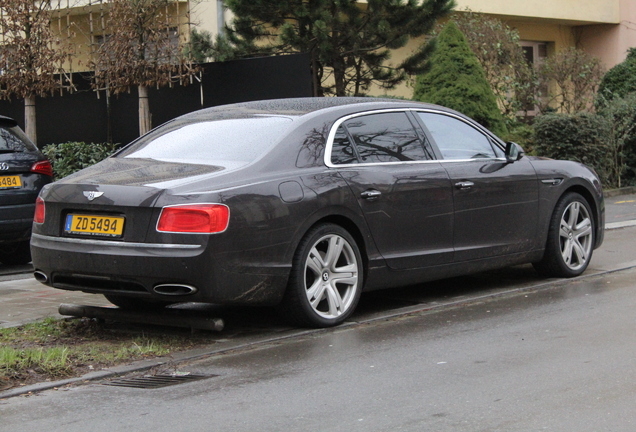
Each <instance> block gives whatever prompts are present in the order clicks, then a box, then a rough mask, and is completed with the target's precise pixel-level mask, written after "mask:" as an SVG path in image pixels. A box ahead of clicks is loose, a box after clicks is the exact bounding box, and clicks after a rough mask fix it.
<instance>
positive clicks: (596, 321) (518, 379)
mask: <svg viewBox="0 0 636 432" xmlns="http://www.w3.org/2000/svg"><path fill="white" fill-rule="evenodd" d="M635 277H636V270H634V269H632V270H627V271H621V272H616V273H612V274H606V275H603V276H597V277H592V278H585V279H581V280H575V281H569V282H568V283H565V284H558V285H556V286H555V285H553V286H551V287H549V288H542V289H539V290H532V291H528V292H522V291H521V292H514V293H510V294H508V295H503V296H499V297H494V298H490V299H482V300H475V301H468V302H466V303H464V304H461V305H457V306H452V307H451V306H449V307H445V308H440V309H435V310H431V311H422V312H419V313H415V314H413V315H410V316H401V317H395V318H391V319H387V320H382V321H379V322H375V323H373V324H366V325H356V326H349V327H345V328H340V329H335V330H329V331H324V332H318V333H313V334H307V335H305V336H301V337H296V338H293V339H290V340H288V341H285V342H278V343H271V344H264V345H259V346H256V347H254V348H252V349H247V350H239V351H237V352H235V353H227V354H224V355H218V356H213V357H210V358H206V359H203V360H199V361H197V362H192V363H190V364H181V365H174V370H178V371H179V372H191V373H197V374H207V375H215V376H212V377H210V378H208V379H205V380H201V381H196V382H191V383H186V384H179V385H176V386H173V387H166V388H163V389H152V390H149V389H133V388H121V387H111V386H105V385H102V384H97V383H94V384H90V385H85V386H80V387H75V388H71V389H65V390H60V391H47V392H44V393H41V394H38V395H36V396H32V397H17V398H12V399H7V400H4V401H0V418H1V419H2V421H1V422H0V431H68V432H72V431H78V432H79V431H82V432H84V431H87V430H90V431H123V430H135V431H157V430H161V431H283V430H288V431H343V432H344V431H438V432H442V431H491V432H495V431H502V432H503V431H507V432H510V431H577V432H582V431H590V432H591V431H633V430H635V429H636V411H635V410H634V409H633V406H634V401H635V399H636V332H634V331H633V328H634V324H635V321H636V318H635V317H634V312H633V311H634V310H635V309H636V292H635V291H634V280H635ZM168 368H169V367H168Z"/></svg>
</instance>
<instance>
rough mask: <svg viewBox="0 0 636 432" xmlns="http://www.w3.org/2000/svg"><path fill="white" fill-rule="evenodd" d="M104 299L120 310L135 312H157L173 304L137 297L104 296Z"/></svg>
mask: <svg viewBox="0 0 636 432" xmlns="http://www.w3.org/2000/svg"><path fill="white" fill-rule="evenodd" d="M104 297H106V299H107V300H108V301H109V302H111V303H112V304H114V305H115V306H118V307H120V308H122V309H127V310H136V311H151V310H158V309H162V308H164V307H166V306H169V305H171V304H173V303H172V302H163V301H160V300H146V299H140V298H137V297H126V296H120V295H113V294H104Z"/></svg>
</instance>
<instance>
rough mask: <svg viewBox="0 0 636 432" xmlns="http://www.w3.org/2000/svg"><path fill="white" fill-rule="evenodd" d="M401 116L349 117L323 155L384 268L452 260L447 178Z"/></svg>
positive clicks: (410, 119)
mask: <svg viewBox="0 0 636 432" xmlns="http://www.w3.org/2000/svg"><path fill="white" fill-rule="evenodd" d="M414 123H415V120H414V118H413V117H411V114H410V113H408V112H405V111H385V112H376V113H372V114H366V115H356V116H351V117H348V118H346V119H344V120H343V121H341V123H340V125H339V126H338V127H337V129H336V133H335V136H334V137H333V145H332V147H331V151H330V153H328V154H327V156H328V160H329V161H330V166H332V167H337V168H338V170H339V172H340V174H341V175H342V176H343V177H344V178H345V180H346V181H347V183H348V184H349V186H350V188H351V190H352V191H353V193H354V195H355V196H356V197H357V199H358V203H359V204H360V207H361V209H362V211H363V212H364V215H365V218H366V220H367V223H368V225H369V228H370V229H371V233H372V235H373V239H374V241H375V243H376V246H377V248H378V250H379V251H380V253H381V254H382V256H383V257H384V258H385V260H386V262H387V264H388V265H389V267H391V268H394V269H406V268H416V267H426V266H430V265H435V264H443V263H448V262H451V261H452V259H453V245H452V241H453V234H452V233H453V215H452V212H453V201H452V200H453V196H452V190H451V186H450V180H449V178H448V174H447V173H446V171H445V170H444V168H443V167H442V166H441V164H440V163H439V162H438V161H435V160H433V154H432V149H431V147H430V145H428V144H427V143H426V141H425V139H424V138H425V136H424V134H423V133H422V132H421V131H418V130H417V129H416V128H415V127H414Z"/></svg>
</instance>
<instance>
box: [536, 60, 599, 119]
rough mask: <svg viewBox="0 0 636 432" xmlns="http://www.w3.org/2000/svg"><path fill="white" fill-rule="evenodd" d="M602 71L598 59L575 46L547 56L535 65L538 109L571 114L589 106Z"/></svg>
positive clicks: (592, 100)
mask: <svg viewBox="0 0 636 432" xmlns="http://www.w3.org/2000/svg"><path fill="white" fill-rule="evenodd" d="M604 73H605V71H604V70H603V67H602V65H601V61H600V60H599V59H598V58H596V57H593V56H591V55H589V54H587V53H586V52H584V51H583V50H580V49H578V48H567V49H564V50H562V51H559V52H557V53H555V54H554V55H553V56H550V57H548V58H547V59H546V61H545V62H544V63H543V64H542V65H541V66H540V67H539V69H538V76H539V83H540V85H539V89H546V91H545V92H544V93H545V94H542V95H540V96H541V97H540V98H539V107H540V108H541V111H544V112H545V111H546V110H547V109H549V108H552V109H557V110H558V111H559V112H564V113H568V114H573V113H577V112H581V111H590V110H592V109H593V102H594V98H595V96H596V91H597V89H598V86H599V85H600V83H601V79H602V78H603V74H604Z"/></svg>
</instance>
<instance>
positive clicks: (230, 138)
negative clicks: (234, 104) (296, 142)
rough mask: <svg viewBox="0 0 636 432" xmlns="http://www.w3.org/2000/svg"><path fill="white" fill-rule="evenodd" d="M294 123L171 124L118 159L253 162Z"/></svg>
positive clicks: (279, 120)
mask: <svg viewBox="0 0 636 432" xmlns="http://www.w3.org/2000/svg"><path fill="white" fill-rule="evenodd" d="M291 123H292V120H291V119H290V118H287V117H253V118H242V119H223V120H215V121H203V122H197V123H168V124H166V125H165V126H164V127H161V128H158V129H157V130H155V131H153V132H151V133H150V134H148V135H146V136H144V137H142V138H141V139H140V140H139V141H137V142H135V143H133V144H132V145H130V146H129V147H127V148H126V149H125V150H124V151H122V152H121V153H119V154H118V155H117V157H126V158H142V159H156V160H163V161H183V162H193V163H199V164H218V163H220V162H239V163H241V162H252V161H254V160H256V159H258V158H259V157H260V156H262V155H263V154H265V153H266V152H267V151H268V150H270V149H271V148H272V147H274V145H276V144H277V143H278V142H279V141H280V139H281V138H282V137H283V135H284V133H285V132H286V131H287V128H288V127H289V125H290V124H291Z"/></svg>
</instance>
